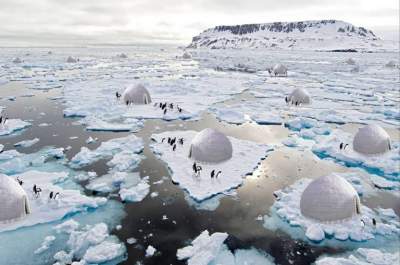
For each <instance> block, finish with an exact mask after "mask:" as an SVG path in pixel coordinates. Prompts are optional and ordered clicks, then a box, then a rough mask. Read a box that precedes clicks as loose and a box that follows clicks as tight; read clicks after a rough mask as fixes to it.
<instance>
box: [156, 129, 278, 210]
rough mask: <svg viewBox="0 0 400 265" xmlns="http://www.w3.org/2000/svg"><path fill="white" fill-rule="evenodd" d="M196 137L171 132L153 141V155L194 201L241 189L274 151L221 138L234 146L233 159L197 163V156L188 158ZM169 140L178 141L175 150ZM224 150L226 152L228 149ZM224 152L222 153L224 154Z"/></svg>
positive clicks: (157, 136) (190, 133)
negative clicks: (194, 166)
mask: <svg viewBox="0 0 400 265" xmlns="http://www.w3.org/2000/svg"><path fill="white" fill-rule="evenodd" d="M196 135H197V132H195V131H170V132H164V133H161V134H153V135H152V136H151V138H152V139H153V141H154V143H153V144H152V145H151V147H152V149H153V152H154V153H155V154H156V155H157V156H159V158H160V159H161V160H163V161H164V162H165V163H166V164H167V165H168V168H169V169H170V171H171V178H172V181H173V182H175V183H178V184H179V186H180V187H181V188H182V189H184V190H186V191H187V192H188V193H189V195H190V196H191V197H192V198H193V199H195V200H197V201H199V202H200V201H203V200H205V199H208V198H211V197H213V196H215V195H217V194H219V193H223V192H226V191H229V190H231V189H234V188H236V187H238V186H240V185H241V184H242V183H243V181H244V178H245V176H246V175H247V174H251V173H252V172H253V170H254V169H255V168H256V167H257V166H258V163H259V162H260V160H262V159H264V158H265V156H266V155H267V154H268V152H269V151H271V150H272V148H271V147H270V146H268V145H264V144H258V143H254V142H250V141H246V140H239V139H235V138H232V137H228V139H229V141H228V142H226V139H225V138H223V137H222V138H221V139H224V141H223V143H224V144H227V145H228V146H229V144H228V143H232V146H233V147H234V148H233V150H232V157H231V158H230V159H228V160H225V161H222V162H219V163H210V162H208V163H207V162H204V163H203V162H201V161H197V160H196V157H192V158H191V157H189V155H190V149H191V146H192V145H191V143H192V142H193V139H195V137H196ZM168 137H170V138H171V139H172V138H175V139H176V144H175V145H176V146H175V150H174V147H173V146H171V145H170V144H168ZM181 138H183V144H181V143H179V139H181ZM163 139H164V140H163ZM218 139H219V138H218ZM200 143H202V144H207V142H205V143H203V142H202V141H201V142H200ZM200 143H199V144H200ZM223 148H224V149H223V150H225V148H226V147H223ZM202 150H209V151H210V150H213V149H207V148H205V149H204V148H203V149H202ZM226 150H228V149H226ZM229 150H230V149H229ZM229 150H228V151H229ZM224 152H225V151H224ZM224 152H222V153H223V154H225V153H224ZM202 155H203V156H211V157H213V154H210V153H204V154H202ZM201 158H203V157H201ZM217 158H218V160H219V159H220V158H221V157H219V156H218V157H217ZM223 158H225V159H226V158H229V153H228V156H226V157H225V156H224V157H223ZM219 161H220V160H219ZM194 162H196V163H197V166H200V167H201V172H200V173H199V174H197V175H196V174H195V173H194V172H193V164H194ZM219 171H221V173H220V174H218V172H219ZM212 172H214V173H215V174H214V176H213V177H211V173H212ZM217 175H218V176H217Z"/></svg>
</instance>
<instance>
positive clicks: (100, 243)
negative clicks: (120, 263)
mask: <svg viewBox="0 0 400 265" xmlns="http://www.w3.org/2000/svg"><path fill="white" fill-rule="evenodd" d="M71 224H72V226H71ZM65 228H67V229H65ZM55 229H56V230H57V232H58V233H64V234H67V235H69V239H68V241H67V249H66V250H65V251H64V250H62V251H60V252H57V253H56V254H55V256H54V258H55V259H56V260H57V261H58V262H59V263H60V264H64V263H70V260H71V259H72V258H74V259H75V260H78V261H79V262H80V264H102V263H105V262H108V261H112V260H115V259H117V258H120V257H122V256H123V255H124V254H125V252H126V248H125V245H124V244H123V243H121V242H120V241H119V240H118V239H117V238H116V237H115V236H111V235H110V234H109V230H108V227H107V225H106V224H105V223H98V224H95V225H93V226H90V225H88V226H86V227H83V228H80V229H79V225H78V224H77V223H76V222H75V221H73V220H69V221H66V222H65V223H63V224H60V225H58V226H56V227H55ZM66 251H67V252H66Z"/></svg>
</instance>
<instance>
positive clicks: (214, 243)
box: [176, 230, 275, 265]
mask: <svg viewBox="0 0 400 265" xmlns="http://www.w3.org/2000/svg"><path fill="white" fill-rule="evenodd" d="M227 238H228V234H227V233H220V232H216V233H213V234H211V235H210V233H209V232H208V231H207V230H205V231H203V232H202V233H201V234H200V235H199V236H198V237H196V238H195V239H194V240H193V241H192V242H191V244H190V245H189V246H187V247H184V248H181V249H178V251H177V253H176V256H177V258H178V260H187V264H188V265H209V264H211V265H218V264H229V265H240V264H252V265H273V264H275V263H274V261H273V259H272V258H271V257H270V256H269V255H268V254H265V253H262V252H260V251H258V250H256V249H237V250H235V251H234V253H232V252H231V251H230V250H229V249H228V247H227V246H226V245H225V244H224V241H225V240H226V239H227Z"/></svg>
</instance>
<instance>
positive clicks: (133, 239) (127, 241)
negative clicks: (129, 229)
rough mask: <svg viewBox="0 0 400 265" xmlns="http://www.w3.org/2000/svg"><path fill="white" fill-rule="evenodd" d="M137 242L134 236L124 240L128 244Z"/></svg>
mask: <svg viewBox="0 0 400 265" xmlns="http://www.w3.org/2000/svg"><path fill="white" fill-rule="evenodd" d="M136 242H137V240H136V238H134V237H130V238H128V239H127V240H126V243H128V244H129V245H133V244H135V243H136Z"/></svg>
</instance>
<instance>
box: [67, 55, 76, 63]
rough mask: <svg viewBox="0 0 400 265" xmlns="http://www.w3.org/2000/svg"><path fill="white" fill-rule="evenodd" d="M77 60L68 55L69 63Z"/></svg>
mask: <svg viewBox="0 0 400 265" xmlns="http://www.w3.org/2000/svg"><path fill="white" fill-rule="evenodd" d="M76 62H77V60H76V59H75V58H74V57H72V56H68V58H67V63H76Z"/></svg>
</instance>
